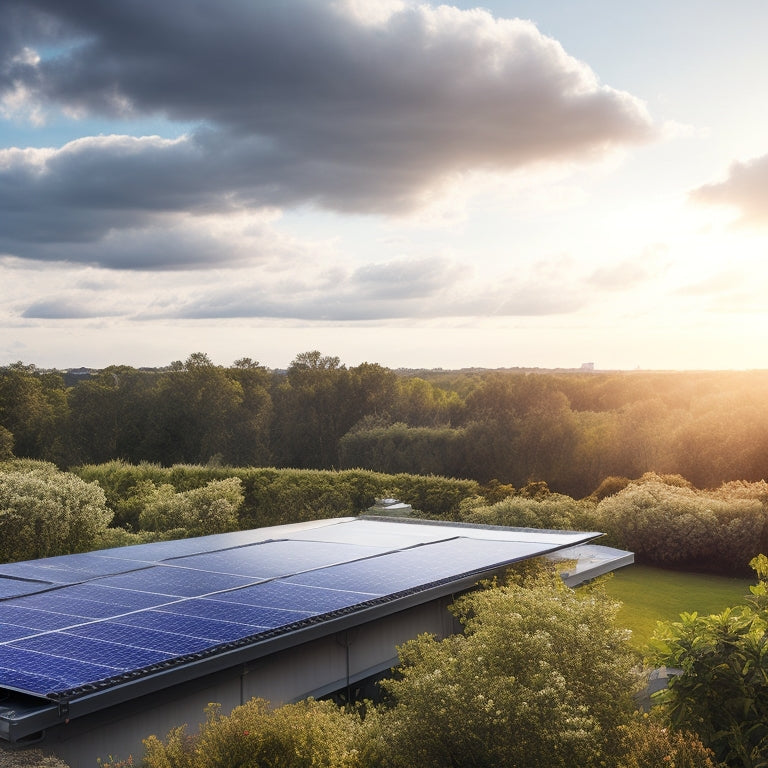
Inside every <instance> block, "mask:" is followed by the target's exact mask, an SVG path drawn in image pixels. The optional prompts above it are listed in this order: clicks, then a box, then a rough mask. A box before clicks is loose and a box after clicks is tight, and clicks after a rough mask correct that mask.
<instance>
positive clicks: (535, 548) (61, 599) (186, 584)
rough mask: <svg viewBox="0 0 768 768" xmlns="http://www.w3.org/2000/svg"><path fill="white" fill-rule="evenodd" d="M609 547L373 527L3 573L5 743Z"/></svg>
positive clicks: (501, 531)
mask: <svg viewBox="0 0 768 768" xmlns="http://www.w3.org/2000/svg"><path fill="white" fill-rule="evenodd" d="M600 535H602V534H600V533H597V532H574V531H547V530H532V529H519V528H501V527H494V526H475V525H468V524H460V523H442V522H433V521H421V520H419V521H416V520H410V519H408V520H404V519H402V518H396V519H387V518H383V517H379V516H371V517H367V516H363V517H357V518H336V519H332V520H321V521H313V522H310V523H299V524H293V525H284V526H275V527H271V528H261V529H256V530H251V531H238V532H234V533H225V534H218V535H214V536H205V537H200V538H195V539H181V540H177V541H168V542H157V543H153V544H141V545H136V546H129V547H121V548H115V549H106V550H100V551H97V552H89V553H83V554H75V555H65V556H61V557H53V558H46V559H41V560H30V561H25V562H18V563H8V564H2V565H0V692H5V694H6V697H10V701H9V700H6V701H3V703H2V704H0V738H6V739H8V740H12V739H13V737H14V733H12V731H13V729H12V728H11V725H10V724H11V722H13V721H17V722H16V725H18V721H20V720H26V721H29V722H28V724H27V727H26V728H24V729H22V730H23V731H26V732H27V733H31V732H34V731H30V730H29V728H34V729H35V730H38V726H39V725H40V724H41V723H43V722H45V723H48V725H50V724H51V722H53V721H59V720H60V719H61V718H63V717H72V716H78V715H80V714H87V713H88V712H92V711H95V710H97V709H101V708H104V707H106V706H111V705H112V704H115V703H119V702H121V701H126V700H128V699H131V698H134V697H136V696H140V695H143V694H145V693H148V692H151V691H153V690H158V689H160V688H163V687H166V686H168V685H173V684H175V683H176V682H180V681H182V680H189V679H191V678H193V677H202V676H204V675H206V674H209V673H212V672H216V671H220V670H222V669H225V668H228V667H231V666H235V665H236V664H239V663H243V662H244V661H248V660H253V659H255V658H259V657H262V656H265V655H268V654H269V653H273V652H275V651H278V650H282V649H284V648H287V647H292V646H295V645H299V644H301V643H303V642H306V641H308V640H311V639H314V638H316V637H320V636H323V635H326V634H330V633H332V632H336V631H339V630H341V629H344V628H348V627H350V626H353V625H355V624H359V623H362V622H364V621H369V620H372V619H374V618H378V617H380V616H384V615H387V614H390V613H394V612H396V611H399V610H403V609H405V608H407V607H410V606H412V605H417V604H421V603H424V602H427V601H429V600H433V599H435V598H436V597H439V596H442V595H447V594H451V593H453V592H456V591H460V590H461V589H466V588H468V587H470V586H472V585H473V584H474V583H476V582H477V581H478V580H479V579H482V578H486V577H488V576H490V575H492V574H493V573H495V572H498V571H499V570H500V569H502V568H504V567H505V566H508V565H511V564H512V563H515V562H517V561H520V560H525V559H528V558H531V557H536V556H539V555H545V554H549V553H553V552H556V551H558V550H561V549H564V548H567V547H573V546H575V545H579V544H584V543H586V542H589V541H591V540H593V539H595V538H596V537H598V536H600ZM43 713H47V714H45V716H43ZM53 713H55V715H54V714H53ZM15 735H16V737H20V736H21V735H23V734H22V733H21V731H19V729H18V728H17V729H16V731H15Z"/></svg>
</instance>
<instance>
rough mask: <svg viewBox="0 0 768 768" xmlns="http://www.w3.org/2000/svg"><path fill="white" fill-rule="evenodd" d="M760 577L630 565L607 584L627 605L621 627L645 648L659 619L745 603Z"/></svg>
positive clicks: (615, 595)
mask: <svg viewBox="0 0 768 768" xmlns="http://www.w3.org/2000/svg"><path fill="white" fill-rule="evenodd" d="M755 583H756V579H733V578H728V577H725V576H712V575H709V574H699V573H684V572H680V571H667V570H663V569H661V568H651V567H649V566H645V565H630V566H627V567H626V568H620V569H619V570H618V571H615V573H614V575H613V577H612V578H609V579H608V581H607V583H606V591H607V592H608V594H609V595H610V596H611V597H613V598H615V599H616V600H620V601H621V602H622V603H623V604H624V605H623V607H622V609H621V611H620V612H619V616H618V623H619V624H620V626H624V627H628V628H629V629H631V630H632V645H633V646H634V647H635V648H637V649H638V650H640V651H642V649H643V646H645V644H646V643H647V642H648V640H649V639H650V637H651V635H652V634H653V630H654V629H655V628H656V622H657V621H667V620H671V621H676V620H677V619H678V618H679V616H680V614H681V613H692V612H693V611H696V612H698V613H699V614H701V615H709V614H710V613H720V612H721V611H722V610H723V609H724V608H727V607H728V606H729V605H736V604H738V603H741V602H743V599H744V597H745V595H749V585H750V584H755Z"/></svg>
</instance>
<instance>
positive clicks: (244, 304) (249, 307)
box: [137, 258, 585, 323]
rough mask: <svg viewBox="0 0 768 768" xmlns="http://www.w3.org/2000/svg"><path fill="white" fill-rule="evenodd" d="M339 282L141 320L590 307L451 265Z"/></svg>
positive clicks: (279, 289)
mask: <svg viewBox="0 0 768 768" xmlns="http://www.w3.org/2000/svg"><path fill="white" fill-rule="evenodd" d="M332 273H333V280H332V281H331V280H325V279H323V277H324V275H323V274H322V273H320V274H312V273H310V272H308V271H307V270H305V271H304V273H302V275H300V276H299V275H296V276H293V277H292V279H290V280H284V279H282V278H278V279H275V280H270V279H269V278H268V277H267V276H266V275H264V274H261V275H260V276H259V277H258V278H256V279H251V280H250V281H240V282H238V284H237V285H231V284H227V285H226V286H224V287H215V286H214V287H211V288H209V289H205V290H202V291H199V290H198V291H196V292H194V295H191V296H189V295H185V296H183V297H180V298H179V299H178V300H177V301H174V302H170V303H167V302H166V303H163V304H162V305H160V304H158V305H155V306H147V307H146V308H145V309H144V310H143V311H139V312H138V314H137V319H141V320H156V319H185V320H190V319H211V318H262V319H265V318H272V319H292V320H299V321H328V322H347V323H365V322H368V321H381V320H400V319H407V318H416V319H436V318H459V317H470V316H479V317H505V316H539V315H550V314H564V313H569V312H572V311H575V310H576V309H578V308H579V307H581V306H583V304H584V301H585V300H584V298H583V297H582V296H581V295H580V292H579V291H578V289H574V288H573V287H571V286H565V285H563V284H561V283H560V282H557V281H555V282H552V281H549V282H544V281H540V280H536V279H534V278H533V277H532V276H531V277H528V278H523V277H520V278H515V279H512V278H506V279H500V280H497V281H491V280H487V279H486V280H473V279H471V277H470V275H468V273H467V270H466V269H465V268H464V267H463V266H462V265H460V264H458V263H456V262H453V261H451V260H449V259H445V258H432V259H419V260H407V259H398V260H394V261H392V262H389V263H381V264H375V265H369V266H365V267H360V268H357V269H355V268H347V269H344V268H342V267H341V266H337V267H335V268H334V269H333V270H332Z"/></svg>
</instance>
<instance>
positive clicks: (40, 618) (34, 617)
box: [0, 600, 72, 643]
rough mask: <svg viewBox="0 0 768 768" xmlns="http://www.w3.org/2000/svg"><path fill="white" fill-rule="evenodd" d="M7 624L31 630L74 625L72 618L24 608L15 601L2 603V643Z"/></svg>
mask: <svg viewBox="0 0 768 768" xmlns="http://www.w3.org/2000/svg"><path fill="white" fill-rule="evenodd" d="M6 623H7V624H12V625H18V626H20V627H28V628H29V629H42V630H46V629H61V628H62V627H68V626H69V625H70V624H72V617H71V616H64V615H62V614H59V613H51V612H50V611H40V610H36V609H33V608H24V607H23V606H21V605H19V603H18V601H16V600H15V601H14V602H13V603H0V643H2V642H3V638H4V629H5V625H6Z"/></svg>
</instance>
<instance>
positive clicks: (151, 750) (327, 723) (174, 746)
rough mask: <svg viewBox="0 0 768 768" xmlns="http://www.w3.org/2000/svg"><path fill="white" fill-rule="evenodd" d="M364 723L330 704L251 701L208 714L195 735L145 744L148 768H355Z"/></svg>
mask: <svg viewBox="0 0 768 768" xmlns="http://www.w3.org/2000/svg"><path fill="white" fill-rule="evenodd" d="M359 738H360V721H359V718H358V717H357V716H356V715H353V714H346V713H345V712H343V711H342V710H340V709H339V708H338V707H337V706H336V705H335V704H333V703H332V702H329V701H324V702H320V701H314V700H312V699H309V700H306V701H301V702H299V703H297V704H288V705H285V706H282V707H279V708H277V709H274V710H271V709H269V707H268V704H267V702H266V701H264V700H263V699H252V700H251V701H249V702H248V703H247V704H244V705H242V706H240V707H237V708H236V709H234V710H233V711H232V714H231V715H229V716H227V717H223V716H222V715H221V714H220V713H219V707H218V706H217V705H212V706H211V707H209V709H208V717H207V720H206V722H205V723H204V724H203V725H202V726H201V728H200V731H199V733H198V734H196V735H195V736H188V735H187V734H186V732H185V729H184V728H183V727H182V728H177V729H174V730H173V731H171V732H170V733H169V734H168V737H167V739H166V741H165V742H161V741H160V740H159V739H158V738H156V737H155V736H150V737H149V738H148V739H147V740H146V741H145V742H144V745H145V750H146V751H145V756H144V762H143V765H144V766H145V767H146V768H171V767H172V768H357V766H359V765H360V763H359V761H358V751H357V743H358V740H359Z"/></svg>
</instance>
